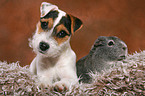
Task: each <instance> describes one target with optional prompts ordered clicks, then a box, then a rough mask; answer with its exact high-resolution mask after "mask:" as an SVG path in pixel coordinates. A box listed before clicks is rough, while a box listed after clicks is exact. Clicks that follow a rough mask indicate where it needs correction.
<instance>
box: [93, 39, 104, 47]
mask: <svg viewBox="0 0 145 96" xmlns="http://www.w3.org/2000/svg"><path fill="white" fill-rule="evenodd" d="M102 45H103V43H102V40H99V39H97V40H96V41H95V43H94V46H93V47H98V46H102Z"/></svg>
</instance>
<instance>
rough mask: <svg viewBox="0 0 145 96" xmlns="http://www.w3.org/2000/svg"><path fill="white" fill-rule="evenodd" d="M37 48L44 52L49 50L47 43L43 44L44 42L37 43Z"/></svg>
mask: <svg viewBox="0 0 145 96" xmlns="http://www.w3.org/2000/svg"><path fill="white" fill-rule="evenodd" d="M39 48H40V50H42V51H46V50H47V49H49V45H48V44H47V43H45V42H40V43H39Z"/></svg>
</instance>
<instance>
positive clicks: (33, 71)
mask: <svg viewBox="0 0 145 96" xmlns="http://www.w3.org/2000/svg"><path fill="white" fill-rule="evenodd" d="M30 72H31V73H33V74H35V75H36V74H37V69H36V57H35V58H34V59H33V61H32V62H31V64H30Z"/></svg>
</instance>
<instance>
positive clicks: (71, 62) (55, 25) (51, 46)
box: [30, 2, 83, 91]
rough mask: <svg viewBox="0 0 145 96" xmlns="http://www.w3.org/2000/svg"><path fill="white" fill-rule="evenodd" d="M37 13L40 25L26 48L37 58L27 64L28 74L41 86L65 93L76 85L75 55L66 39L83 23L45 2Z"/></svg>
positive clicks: (68, 40) (68, 39)
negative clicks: (28, 47) (35, 76)
mask: <svg viewBox="0 0 145 96" xmlns="http://www.w3.org/2000/svg"><path fill="white" fill-rule="evenodd" d="M40 12H41V15H40V21H39V22H38V24H37V25H36V32H35V34H34V35H33V37H32V39H31V40H30V47H31V48H33V51H34V52H35V53H36V54H37V55H36V57H35V58H34V59H33V61H32V62H31V64H30V72H31V73H33V74H36V75H37V76H38V78H39V80H40V82H41V84H43V85H44V86H53V87H54V88H55V89H56V90H57V91H62V90H66V89H68V88H69V87H70V86H71V85H73V84H75V83H77V82H78V79H77V75H76V54H75V52H74V51H73V50H72V49H71V46H70V38H71V36H72V35H73V34H74V32H76V31H78V30H79V29H81V27H82V25H83V23H82V21H81V20H80V19H78V18H77V17H75V16H72V15H70V14H66V13H65V12H64V11H62V10H60V9H58V7H57V6H56V5H52V4H50V3H47V2H42V4H41V6H40Z"/></svg>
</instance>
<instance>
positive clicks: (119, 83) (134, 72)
mask: <svg viewBox="0 0 145 96" xmlns="http://www.w3.org/2000/svg"><path fill="white" fill-rule="evenodd" d="M92 78H93V82H92V83H91V84H83V83H81V84H77V85H74V86H72V87H71V88H70V90H69V91H67V92H63V93H59V92H55V91H52V90H50V88H49V87H48V88H43V87H41V86H39V81H38V79H37V77H36V76H33V75H31V74H30V72H29V66H25V67H21V66H20V65H19V63H18V62H16V63H11V64H7V62H0V95H15V96H19V95H34V96H40V95H41V96H47V95H49V96H51V95H52V96H54V95H59V96H61V95H65V96H76V95H78V96H80V95H81V96H88V95H89V96H90V95H92V96H93V95H113V96H118V95H125V96H143V95H145V51H142V52H140V53H135V54H133V55H129V56H128V58H127V59H125V60H124V61H119V62H117V63H115V64H114V65H113V66H112V68H111V69H110V70H106V71H104V72H103V73H102V74H98V73H95V74H92Z"/></svg>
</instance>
